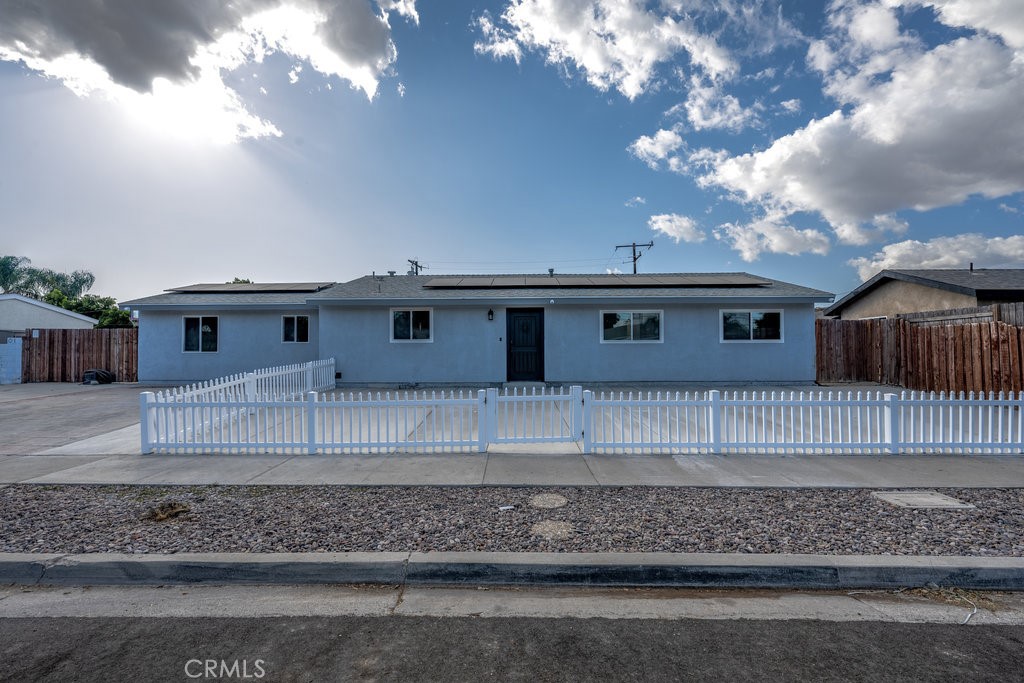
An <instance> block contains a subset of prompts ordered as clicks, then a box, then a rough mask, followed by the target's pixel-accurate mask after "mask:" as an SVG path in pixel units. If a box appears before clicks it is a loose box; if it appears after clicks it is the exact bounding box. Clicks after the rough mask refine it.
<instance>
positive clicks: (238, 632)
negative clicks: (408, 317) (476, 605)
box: [0, 616, 1024, 682]
mask: <svg viewBox="0 0 1024 683" xmlns="http://www.w3.org/2000/svg"><path fill="white" fill-rule="evenodd" d="M207 660H209V661H210V662H212V663H213V668H212V669H207ZM222 662H223V664H222ZM211 672H212V674H213V675H210V673H211ZM260 674H262V675H260ZM0 680H5V681H179V680H180V681H189V680H265V681H326V680H331V681H446V682H449V681H487V680H493V681H590V680H608V681H671V680H724V681H967V680H969V681H1000V682H1007V681H1020V680H1024V627H1020V626H966V627H964V626H959V625H941V624H891V623H879V622H856V623H851V622H825V621H810V620H793V621H753V620H751V621H747V620H737V621H714V620H679V621H665V620H649V619H648V620H634V619H618V620H611V619H575V618H562V619H539V618H473V617H459V618H444V617H360V616H344V617H264V618H110V617H100V618H67V617H60V618H11V619H3V620H0Z"/></svg>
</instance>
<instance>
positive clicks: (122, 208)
mask: <svg viewBox="0 0 1024 683" xmlns="http://www.w3.org/2000/svg"><path fill="white" fill-rule="evenodd" d="M1020 9H1021V8H1020V4H1019V0H1012V1H1011V0H1002V1H1000V0H991V1H989V2H984V3H980V2H977V1H975V0H935V1H934V2H899V1H897V0H884V1H881V2H874V1H872V2H866V1H860V0H851V1H849V2H835V3H820V4H819V3H805V2H781V3H776V2H767V1H764V2H742V1H740V0H730V1H729V2H722V3H717V4H713V5H712V4H710V3H703V2H697V1H696V0H672V1H666V2H646V3H644V2H628V1H626V0H618V1H611V0H592V1H589V2H587V1H583V0H572V1H570V0H513V1H511V2H509V1H508V0H505V1H501V2H477V1H468V0H466V1H446V2H440V3H431V4H427V3H423V2H420V3H418V4H414V2H413V1H412V0H379V1H378V2H373V3H371V2H368V1H366V0H244V1H242V2H236V3H232V4H231V5H222V4H219V3H194V2H188V1H186V0H160V1H159V2H157V1H154V2H141V1H137V0H97V1H96V2H92V3H68V2H66V1H63V0H38V1H37V2H33V3H25V4H23V3H7V2H3V1H2V0H0V94H2V96H0V150H2V155H0V158H2V161H3V163H0V205H2V206H3V207H4V210H3V213H2V217H0V221H2V223H0V225H2V239H0V253H5V254H14V255H19V256H27V257H29V258H30V259H32V261H33V263H34V264H35V265H37V266H43V267H49V268H56V269H63V270H74V269H89V270H92V271H93V272H94V273H95V274H96V275H97V282H96V285H95V286H94V287H93V292H94V293H97V294H103V295H109V296H114V297H116V298H118V299H121V300H124V299H129V298H133V297H137V296H144V295H148V294H153V293H156V292H159V291H161V290H163V289H165V288H168V287H173V286H179V285H183V284H189V283H194V282H218V281H225V280H230V279H231V278H232V277H235V276H239V277H248V278H252V279H254V280H256V281H289V280H330V281H334V280H337V281H343V280H347V279H351V278H354V277H357V276H360V275H364V274H369V273H370V272H371V271H376V272H384V271H387V270H397V271H399V272H405V270H407V269H408V263H407V262H406V260H407V259H418V260H419V261H420V262H421V263H423V264H425V265H426V266H427V267H428V270H427V271H426V272H427V273H430V274H434V273H452V272H464V273H480V272H483V273H496V272H544V271H546V270H547V268H549V267H553V268H555V269H556V271H558V272H605V271H607V270H613V271H614V270H615V269H618V270H621V271H623V272H629V271H630V269H631V265H630V263H628V262H627V261H628V259H626V254H627V252H626V251H625V250H619V251H617V252H616V251H615V249H614V247H615V245H618V244H626V243H630V242H634V241H635V242H640V243H643V242H647V241H650V240H653V242H654V247H653V248H652V249H650V250H646V251H645V252H644V254H643V256H642V258H641V259H640V262H639V269H640V271H641V272H675V271H686V272H689V271H722V270H728V271H732V270H744V271H749V272H753V273H757V274H760V275H767V276H770V277H777V278H780V279H784V280H788V281H792V282H797V283H799V284H804V285H809V286H814V287H818V288H821V289H825V290H828V291H831V292H835V293H837V294H842V293H844V292H846V291H848V290H850V289H852V288H853V287H855V286H856V285H857V284H859V283H860V282H861V280H862V279H864V278H866V277H869V276H870V275H871V274H873V273H874V272H876V271H877V270H878V269H880V268H884V267H904V268H913V267H966V266H967V264H968V263H969V262H971V261H973V262H974V263H975V266H976V267H1024V234H1022V233H1024V193H1022V191H1024V117H1022V116H1021V115H1020V112H1021V111H1024V12H1022V11H1020Z"/></svg>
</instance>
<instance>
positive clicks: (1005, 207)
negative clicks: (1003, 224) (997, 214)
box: [999, 203, 1020, 213]
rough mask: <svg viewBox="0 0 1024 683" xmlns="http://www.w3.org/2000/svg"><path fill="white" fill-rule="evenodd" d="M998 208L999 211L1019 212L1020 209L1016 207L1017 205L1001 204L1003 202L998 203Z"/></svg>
mask: <svg viewBox="0 0 1024 683" xmlns="http://www.w3.org/2000/svg"><path fill="white" fill-rule="evenodd" d="M999 210H1000V211H1005V212H1006V213H1020V209H1018V208H1017V207H1015V206H1010V205H1009V204H1003V203H1000V204H999Z"/></svg>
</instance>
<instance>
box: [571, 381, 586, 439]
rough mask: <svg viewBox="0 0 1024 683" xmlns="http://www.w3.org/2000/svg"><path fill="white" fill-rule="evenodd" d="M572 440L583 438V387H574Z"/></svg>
mask: <svg viewBox="0 0 1024 683" xmlns="http://www.w3.org/2000/svg"><path fill="white" fill-rule="evenodd" d="M570 424H571V425H572V440H573V441H579V440H580V439H582V438H583V387H580V386H575V385H574V386H573V387H572V421H571V422H570Z"/></svg>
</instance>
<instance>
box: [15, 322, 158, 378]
mask: <svg viewBox="0 0 1024 683" xmlns="http://www.w3.org/2000/svg"><path fill="white" fill-rule="evenodd" d="M138 360H139V330H138V328H113V329H104V330H27V331H26V334H25V339H24V342H23V346H22V352H21V381H22V382H81V381H82V375H83V373H85V371H86V370H92V369H94V368H98V369H101V370H108V371H109V372H112V373H114V378H115V381H118V382H137V381H138V373H139V364H138Z"/></svg>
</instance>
